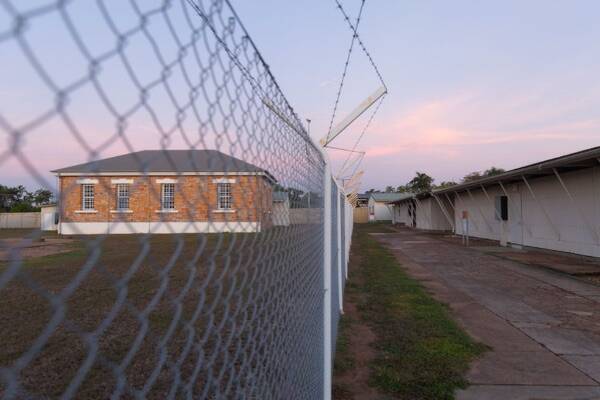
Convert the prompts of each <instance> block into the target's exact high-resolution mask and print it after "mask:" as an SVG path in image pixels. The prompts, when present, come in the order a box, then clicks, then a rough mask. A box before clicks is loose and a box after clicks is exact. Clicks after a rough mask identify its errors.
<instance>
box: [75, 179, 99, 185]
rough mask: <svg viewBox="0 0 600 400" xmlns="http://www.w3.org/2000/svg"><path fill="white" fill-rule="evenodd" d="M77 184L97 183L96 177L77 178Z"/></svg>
mask: <svg viewBox="0 0 600 400" xmlns="http://www.w3.org/2000/svg"><path fill="white" fill-rule="evenodd" d="M77 184H78V185H97V184H98V179H91V178H82V179H77Z"/></svg>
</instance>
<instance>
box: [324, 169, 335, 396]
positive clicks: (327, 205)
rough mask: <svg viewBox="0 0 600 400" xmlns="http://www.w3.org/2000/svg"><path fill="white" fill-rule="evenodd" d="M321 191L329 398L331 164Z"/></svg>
mask: <svg viewBox="0 0 600 400" xmlns="http://www.w3.org/2000/svg"><path fill="white" fill-rule="evenodd" d="M324 179H325V182H324V191H323V224H324V226H323V240H324V243H323V245H324V248H323V257H324V258H323V296H324V299H323V399H324V400H331V389H332V383H331V379H332V373H333V368H332V357H331V351H332V349H331V347H332V346H331V340H332V338H331V332H332V330H331V222H332V219H331V218H332V215H331V211H332V210H331V206H332V205H331V166H330V165H329V162H326V164H325V173H324Z"/></svg>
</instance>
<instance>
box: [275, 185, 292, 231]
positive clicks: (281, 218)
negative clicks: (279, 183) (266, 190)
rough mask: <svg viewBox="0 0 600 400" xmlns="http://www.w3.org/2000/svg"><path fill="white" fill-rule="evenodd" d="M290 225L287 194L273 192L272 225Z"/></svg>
mask: <svg viewBox="0 0 600 400" xmlns="http://www.w3.org/2000/svg"><path fill="white" fill-rule="evenodd" d="M289 224H290V197H289V195H288V193H287V192H273V225H275V226H288V225H289Z"/></svg>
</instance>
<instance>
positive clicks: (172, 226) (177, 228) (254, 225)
mask: <svg viewBox="0 0 600 400" xmlns="http://www.w3.org/2000/svg"><path fill="white" fill-rule="evenodd" d="M260 230H261V226H260V223H259V222H250V221H243V222H207V221H202V222H162V221H161V222H124V221H116V222H61V224H60V233H61V234H62V235H102V234H136V233H155V234H166V233H220V232H239V233H252V232H260Z"/></svg>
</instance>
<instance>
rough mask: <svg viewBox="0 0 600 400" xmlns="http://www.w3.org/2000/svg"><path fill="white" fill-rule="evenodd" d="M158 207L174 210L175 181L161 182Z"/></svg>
mask: <svg viewBox="0 0 600 400" xmlns="http://www.w3.org/2000/svg"><path fill="white" fill-rule="evenodd" d="M160 209H161V210H175V183H161V185H160Z"/></svg>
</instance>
